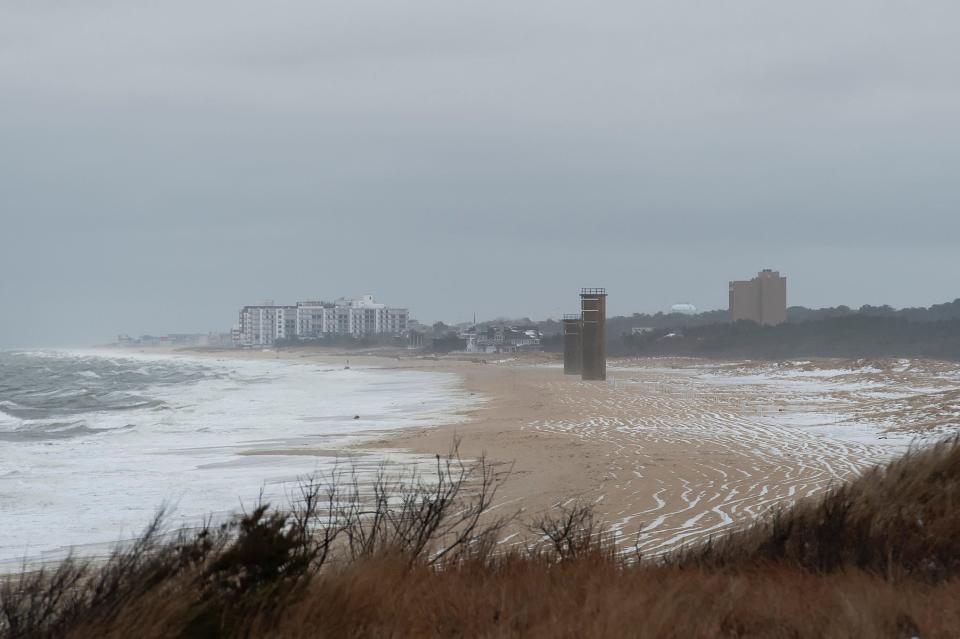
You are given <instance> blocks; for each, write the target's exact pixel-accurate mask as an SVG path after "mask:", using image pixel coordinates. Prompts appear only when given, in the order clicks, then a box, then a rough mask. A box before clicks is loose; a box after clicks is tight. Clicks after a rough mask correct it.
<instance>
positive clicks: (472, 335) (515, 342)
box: [460, 325, 543, 353]
mask: <svg viewBox="0 0 960 639" xmlns="http://www.w3.org/2000/svg"><path fill="white" fill-rule="evenodd" d="M460 337H461V338H462V339H464V340H465V342H466V350H467V351H468V352H471V353H517V352H522V351H538V350H540V347H541V346H540V343H541V340H542V339H543V335H542V334H541V332H540V329H538V328H537V327H536V326H483V325H474V326H470V327H468V328H466V329H464V330H463V331H461V332H460Z"/></svg>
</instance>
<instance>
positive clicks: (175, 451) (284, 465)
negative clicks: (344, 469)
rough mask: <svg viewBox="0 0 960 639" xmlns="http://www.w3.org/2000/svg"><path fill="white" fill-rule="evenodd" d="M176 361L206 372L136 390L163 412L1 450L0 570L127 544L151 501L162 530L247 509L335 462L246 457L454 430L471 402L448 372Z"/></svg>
mask: <svg viewBox="0 0 960 639" xmlns="http://www.w3.org/2000/svg"><path fill="white" fill-rule="evenodd" d="M82 355H83V356H85V357H89V356H91V353H83V354H82ZM43 356H45V357H46V356H50V355H49V354H46V353H45V354H44V355H43ZM60 356H61V357H73V356H78V354H76V353H71V354H61V355H60ZM125 357H129V358H135V359H139V360H144V362H143V363H144V364H149V361H150V360H157V359H158V358H164V357H166V358H168V359H169V357H170V356H135V355H130V356H125ZM180 359H182V361H183V363H184V364H189V365H193V366H203V367H205V368H206V369H208V370H210V371H211V374H210V375H208V376H206V377H204V378H203V379H201V380H200V381H198V382H195V383H191V384H182V385H181V384H167V385H158V386H155V387H151V388H149V389H147V390H146V392H145V393H144V394H145V395H147V396H148V397H150V398H151V399H155V400H160V401H162V402H163V403H164V404H165V406H166V407H169V408H164V409H162V410H158V409H157V408H156V406H151V407H146V408H143V409H139V408H137V409H134V410H128V411H120V412H112V411H104V412H101V413H94V414H87V415H85V416H84V418H85V424H86V426H87V427H89V428H91V429H95V430H94V432H91V433H89V434H86V435H83V436H81V437H73V438H69V439H62V440H56V439H54V440H42V441H21V442H2V443H0V521H2V524H0V530H2V534H0V569H3V568H4V567H5V568H7V569H10V568H11V566H12V567H16V565H17V564H18V562H19V561H21V560H22V559H24V558H26V559H28V560H38V559H42V558H57V557H61V556H63V555H64V554H65V553H66V552H67V548H68V546H80V547H81V548H80V551H81V552H84V551H85V550H86V551H94V552H97V551H99V550H100V549H101V548H102V547H103V546H102V545H103V544H107V543H110V542H114V541H117V540H119V539H122V538H128V537H131V536H133V535H135V534H136V533H137V532H139V530H140V529H141V528H142V526H143V525H144V524H145V523H146V522H147V521H148V520H149V519H150V517H151V516H152V515H153V514H154V512H155V511H156V509H157V507H158V506H159V505H160V504H161V503H164V502H166V503H168V504H170V505H172V506H174V507H175V512H174V515H173V519H172V520H171V522H170V524H171V525H174V526H175V525H180V524H184V525H189V524H192V523H195V522H197V521H199V519H200V518H202V517H203V516H204V515H206V514H208V513H214V514H218V513H219V514H225V513H226V512H230V511H235V510H237V509H239V508H240V507H241V504H246V505H249V504H251V503H252V502H254V501H255V500H256V498H257V496H258V493H259V492H260V491H261V489H262V490H263V491H264V496H265V498H266V499H268V500H273V501H274V502H276V501H278V500H282V499H283V498H284V496H285V494H288V493H289V491H290V489H291V488H292V484H290V482H293V481H295V480H296V479H297V478H298V477H302V476H304V475H306V474H309V473H312V472H316V471H320V472H324V471H329V470H331V469H332V467H333V464H334V463H335V460H334V458H332V457H317V456H311V455H295V454H269V455H263V454H259V455H250V454H249V453H251V452H258V451H259V452H263V451H274V450H280V451H284V452H286V451H292V450H296V449H307V448H309V447H314V448H322V449H324V450H332V451H336V450H342V449H343V446H344V445H345V444H347V443H352V442H355V441H358V440H359V439H362V437H363V435H364V433H366V434H367V435H368V436H369V435H372V434H374V433H375V432H379V431H384V430H390V429H397V428H404V427H410V426H427V425H434V424H439V423H450V422H453V421H456V420H458V419H460V415H462V412H463V409H464V408H465V406H466V405H467V404H468V403H469V402H471V401H476V398H472V397H470V396H469V395H468V394H467V393H466V392H465V391H463V390H462V388H461V387H460V386H459V382H458V379H457V377H456V376H455V375H452V374H449V373H438V372H422V371H396V370H381V369H375V368H362V367H356V366H354V367H351V368H350V369H349V370H345V369H343V368H341V367H331V366H325V365H317V364H309V363H301V362H290V361H284V360H236V359H223V360H213V359H206V358H204V359H194V360H191V359H188V358H180ZM136 365H140V362H137V363H136ZM354 416H359V419H354ZM392 458H393V459H395V460H397V459H398V458H402V456H401V455H398V454H396V453H394V454H393V455H392ZM379 459H380V457H379V456H378V457H377V460H379ZM341 462H342V460H341ZM374 463H376V462H374Z"/></svg>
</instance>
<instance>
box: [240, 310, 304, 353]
mask: <svg viewBox="0 0 960 639" xmlns="http://www.w3.org/2000/svg"><path fill="white" fill-rule="evenodd" d="M296 327H297V307H296V306H277V305H275V304H274V303H273V302H272V301H271V302H264V303H263V304H259V305H257V306H244V307H243V308H241V309H240V331H239V337H240V344H241V345H243V346H272V345H273V343H274V342H275V341H277V340H278V339H286V338H289V337H293V336H294V335H296V330H297V328H296Z"/></svg>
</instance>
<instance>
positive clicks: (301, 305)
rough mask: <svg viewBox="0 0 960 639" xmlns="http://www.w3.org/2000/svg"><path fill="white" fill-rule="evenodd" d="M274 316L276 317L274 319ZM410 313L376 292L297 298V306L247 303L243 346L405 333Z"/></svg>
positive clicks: (241, 331)
mask: <svg viewBox="0 0 960 639" xmlns="http://www.w3.org/2000/svg"><path fill="white" fill-rule="evenodd" d="M271 318H272V321H271ZM409 321H410V313H409V311H408V310H407V309H405V308H393V307H389V306H387V305H386V304H380V303H378V302H376V301H375V300H374V299H373V296H372V295H363V296H361V297H357V298H345V297H341V298H340V299H337V300H334V301H333V302H324V301H305V302H297V304H296V306H275V305H273V304H272V303H271V304H269V305H261V306H244V307H243V308H242V309H241V310H240V328H239V331H238V332H239V340H238V344H239V345H240V346H261V345H271V344H273V342H274V341H276V340H278V339H285V338H287V339H288V338H292V337H296V338H299V339H320V338H324V337H331V336H349V337H354V338H360V337H367V336H372V335H402V334H404V333H405V332H406V330H407V325H408V323H409Z"/></svg>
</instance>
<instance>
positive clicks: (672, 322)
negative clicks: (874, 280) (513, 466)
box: [537, 299, 960, 338]
mask: <svg viewBox="0 0 960 639" xmlns="http://www.w3.org/2000/svg"><path fill="white" fill-rule="evenodd" d="M861 315H863V316H868V317H893V318H899V319H905V320H908V321H910V322H943V321H947V320H954V319H960V299H955V300H954V301H952V302H946V303H944V304H934V305H933V306H930V307H926V308H924V307H918V308H901V309H896V308H893V307H892V306H888V305H883V306H870V305H869V304H867V305H864V306H861V307H860V308H851V307H849V306H842V305H841V306H832V307H827V308H807V307H805V306H791V307H790V308H788V309H787V321H788V322H791V323H799V322H808V321H811V320H823V319H830V318H835V317H851V316H861ZM729 321H730V314H729V313H728V312H727V311H726V310H716V311H704V312H703V313H695V314H693V315H687V314H683V313H654V314H649V313H634V314H633V315H620V316H617V317H608V318H607V334H608V335H610V336H612V337H614V338H619V337H620V336H621V335H623V334H624V333H631V332H632V331H633V330H634V329H640V328H652V329H678V328H694V327H698V326H710V325H712V324H720V323H726V322H729ZM537 326H538V328H539V329H540V331H541V332H542V333H543V334H544V335H558V334H560V333H561V332H562V331H563V327H562V325H561V324H560V322H558V321H556V320H546V321H543V322H538V323H537Z"/></svg>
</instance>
